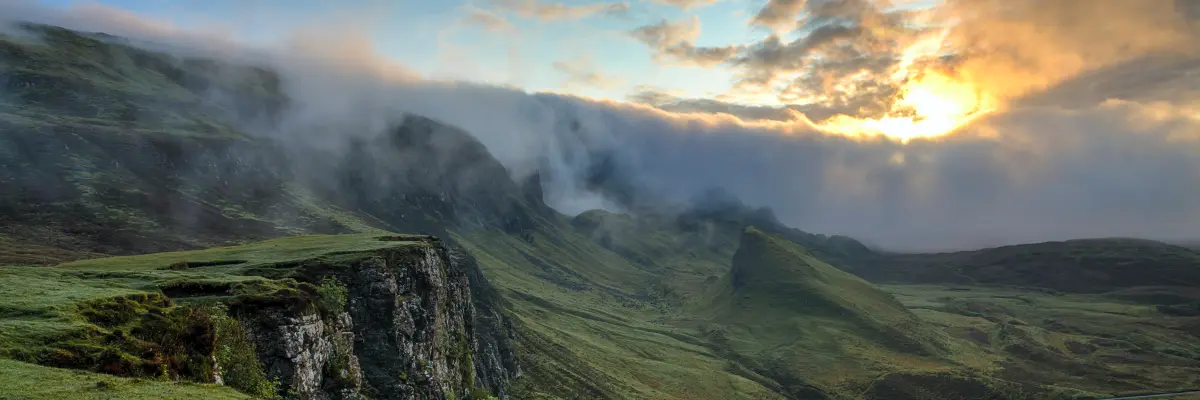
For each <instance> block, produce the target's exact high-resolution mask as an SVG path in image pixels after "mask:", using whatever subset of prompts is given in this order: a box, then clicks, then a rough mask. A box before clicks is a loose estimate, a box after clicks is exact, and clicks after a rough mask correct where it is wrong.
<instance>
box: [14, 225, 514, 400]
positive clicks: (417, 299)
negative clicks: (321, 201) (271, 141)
mask: <svg viewBox="0 0 1200 400" xmlns="http://www.w3.org/2000/svg"><path fill="white" fill-rule="evenodd" d="M0 280H3V285H0V287H3V291H4V293H3V294H4V296H3V299H4V300H3V304H2V305H0V309H3V310H5V313H4V314H3V317H2V318H0V332H3V334H0V338H2V340H0V355H3V356H6V357H11V358H16V359H20V360H24V361H28V362H35V363H39V364H44V365H48V366H55V367H66V368H78V369H85V370H91V371H96V372H105V373H109V374H113V375H120V376H132V377H153V376H161V377H164V378H173V379H179V380H185V381H196V382H206V383H211V382H224V383H225V384H226V385H229V386H232V387H234V388H237V389H239V390H242V391H244V392H246V393H249V394H253V395H257V396H266V397H271V396H276V395H278V394H281V393H293V394H294V395H295V396H298V397H299V398H334V399H336V398H358V397H360V396H363V395H369V396H372V397H379V398H443V397H450V398H454V397H456V396H457V397H459V398H462V397H467V396H470V395H471V394H472V393H474V392H480V391H481V390H486V391H495V392H499V391H501V390H502V389H503V388H502V387H492V388H487V389H477V385H480V386H482V385H484V384H487V383H489V382H497V381H501V379H499V378H500V377H503V376H504V375H505V374H506V373H507V372H506V371H505V370H504V369H503V368H476V365H475V363H474V354H475V353H474V349H475V348H476V346H475V345H474V344H475V343H476V342H477V341H478V340H479V339H480V335H479V334H478V333H477V327H476V325H475V324H474V320H475V319H474V318H473V315H472V313H473V308H472V307H471V304H472V302H471V294H470V291H469V290H468V284H467V276H466V271H465V268H464V266H463V265H461V264H458V263H456V262H455V261H454V260H453V259H452V258H451V256H450V254H449V251H448V250H447V249H446V248H445V247H443V246H442V245H441V243H440V242H439V241H437V240H436V239H434V238H430V237H424V236H398V235H390V236H378V235H372V234H368V235H336V236H299V237H292V238H285V239H276V240H271V241H267V242H262V243H255V244H250V245H244V246H238V247H227V248H214V249H208V250H201V251H193V252H178V253H158V254H150V255H142V256H130V257H111V258H100V259H93V260H85V261H77V262H73V263H68V264H62V265H59V266H56V267H0ZM270 382H277V384H278V387H276V386H275V384H272V383H270Z"/></svg>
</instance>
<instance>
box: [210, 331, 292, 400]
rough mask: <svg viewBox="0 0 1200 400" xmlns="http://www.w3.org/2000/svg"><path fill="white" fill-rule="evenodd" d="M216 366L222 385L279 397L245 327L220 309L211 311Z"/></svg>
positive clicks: (253, 393) (256, 394)
mask: <svg viewBox="0 0 1200 400" xmlns="http://www.w3.org/2000/svg"><path fill="white" fill-rule="evenodd" d="M213 324H214V325H215V327H216V333H217V335H216V336H217V337H216V349H215V352H214V353H215V355H216V358H217V366H218V368H219V370H220V372H221V379H222V380H223V381H224V383H225V385H226V386H229V387H231V388H234V389H237V390H239V391H241V392H243V393H246V394H249V395H252V396H257V397H261V398H266V399H280V396H279V382H276V381H273V380H271V379H268V378H267V374H266V373H265V372H263V368H262V364H261V363H260V362H259V360H258V355H257V353H256V350H255V348H254V342H252V341H251V340H250V338H249V337H248V335H247V334H246V331H245V329H243V328H242V325H241V324H240V323H238V320H237V319H234V318H232V317H230V316H228V315H226V314H225V312H224V310H219V312H213Z"/></svg>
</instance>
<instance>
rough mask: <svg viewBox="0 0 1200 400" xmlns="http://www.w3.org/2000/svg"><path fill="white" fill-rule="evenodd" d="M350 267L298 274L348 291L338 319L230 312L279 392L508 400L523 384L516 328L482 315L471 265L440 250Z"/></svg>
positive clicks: (427, 247)
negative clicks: (511, 384)
mask: <svg viewBox="0 0 1200 400" xmlns="http://www.w3.org/2000/svg"><path fill="white" fill-rule="evenodd" d="M348 258H349V259H342V260H334V259H318V260H314V261H310V262H305V263H304V264H303V265H300V266H297V267H296V269H297V270H298V271H301V272H302V274H303V275H304V278H305V279H306V280H307V279H313V280H314V281H320V282H326V284H325V285H329V284H330V283H329V282H337V283H336V285H340V286H341V287H343V288H344V289H345V302H344V304H343V305H341V309H336V310H330V309H322V307H320V306H315V305H312V304H306V303H303V302H302V303H286V304H275V305H268V306H262V305H251V304H243V305H240V306H237V307H235V308H234V309H232V311H233V313H234V314H235V315H236V316H237V317H238V319H239V320H241V321H242V324H243V326H245V327H246V329H247V331H248V334H249V335H250V336H251V337H252V339H253V341H254V342H255V345H256V348H257V354H258V356H259V359H260V360H261V361H262V363H263V366H264V369H265V372H266V373H267V375H268V376H269V377H270V378H272V379H275V380H277V381H278V382H280V383H281V385H282V388H281V390H282V391H284V392H286V393H290V394H292V395H294V396H295V397H297V398H301V399H322V400H323V399H360V398H376V399H444V398H449V399H471V398H480V397H481V396H485V395H495V396H499V397H501V398H503V397H504V393H503V391H504V388H505V386H506V385H507V383H508V381H509V380H511V379H512V378H514V377H515V376H516V374H517V368H516V361H515V355H514V353H513V349H512V344H511V341H510V338H511V335H512V332H511V326H509V325H508V323H507V322H506V321H504V319H503V316H502V315H501V314H500V313H499V311H498V309H493V308H488V309H487V314H486V315H477V314H476V312H477V310H476V307H475V306H474V303H478V302H475V301H473V300H472V294H471V290H470V284H469V283H468V279H467V271H466V268H465V267H466V265H464V263H463V262H456V260H455V258H457V257H455V258H452V257H451V256H450V252H449V251H448V250H447V248H446V247H445V246H443V245H442V244H441V243H440V241H437V240H436V239H431V240H429V241H428V242H426V243H421V244H418V245H412V246H401V247H394V248H389V249H385V250H380V251H376V252H371V253H366V254H363V255H361V256H358V255H355V256H348ZM331 280H332V281H331Z"/></svg>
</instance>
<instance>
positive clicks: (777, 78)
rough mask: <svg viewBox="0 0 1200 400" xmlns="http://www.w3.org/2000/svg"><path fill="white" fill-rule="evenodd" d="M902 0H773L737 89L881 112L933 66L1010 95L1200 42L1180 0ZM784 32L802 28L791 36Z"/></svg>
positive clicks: (864, 113) (856, 113)
mask: <svg viewBox="0 0 1200 400" xmlns="http://www.w3.org/2000/svg"><path fill="white" fill-rule="evenodd" d="M893 3H894V2H888V1H871V0H808V1H804V0H800V1H789V0H772V1H769V2H768V3H767V4H765V5H764V6H763V7H762V8H761V9H760V10H759V12H758V14H757V15H756V16H755V17H754V18H753V19H752V20H751V24H753V25H758V26H764V27H768V28H771V29H772V30H774V33H772V34H770V35H768V36H767V37H765V38H764V39H763V40H761V41H758V42H757V43H752V44H749V45H746V46H744V50H743V51H741V52H739V53H738V54H736V55H735V56H733V58H732V60H731V61H729V62H727V64H732V65H734V66H736V69H737V71H738V73H739V75H740V77H739V81H738V84H737V88H738V90H740V91H741V92H745V93H751V94H755V95H758V96H760V97H761V96H762V95H764V94H773V95H774V96H775V98H776V99H777V101H779V102H780V103H784V104H820V105H822V106H823V107H825V108H828V109H836V110H839V112H840V113H843V114H846V115H849V116H853V117H872V118H878V117H882V116H885V115H891V114H889V113H895V112H897V111H903V110H897V108H896V104H897V101H898V100H899V99H900V98H901V96H903V94H904V90H903V88H904V86H905V85H906V84H908V83H909V82H912V81H919V80H921V79H924V77H925V76H928V75H929V74H931V73H936V74H940V75H942V76H945V77H947V78H946V79H947V80H951V81H955V82H965V83H967V84H969V85H971V90H974V91H975V92H976V93H977V94H979V95H981V96H984V97H986V99H987V101H989V102H991V103H1003V102H1005V101H1007V100H1009V99H1013V98H1017V97H1020V96H1023V95H1025V94H1027V93H1031V92H1037V91H1040V90H1043V89H1045V88H1048V87H1051V86H1053V85H1054V84H1056V83H1058V82H1061V81H1062V80H1064V79H1067V78H1069V77H1071V76H1074V75H1076V74H1079V73H1082V72H1084V71H1087V70H1092V69H1097V68H1102V67H1105V66H1108V65H1113V64H1115V63H1119V62H1122V61H1125V60H1130V59H1135V58H1137V57H1141V56H1144V55H1147V54H1153V53H1162V52H1173V53H1181V52H1194V51H1195V50H1196V49H1197V47H1196V46H1194V45H1192V43H1195V41H1196V39H1197V38H1198V37H1200V35H1198V34H1197V33H1198V32H1200V30H1198V29H1197V24H1196V22H1195V18H1194V17H1187V16H1185V15H1184V13H1183V12H1181V8H1180V6H1181V5H1182V4H1184V3H1183V2H1177V1H1174V0H1147V1H1144V2H1136V3H1134V2H1125V1H1120V0H1097V1H1090V0H1054V1H1034V0H1015V1H998V0H984V1H979V0H950V1H946V2H944V4H942V5H940V6H936V7H932V8H923V9H912V8H896V7H891V5H893ZM1096 21H1106V22H1105V23H1103V24H1101V23H1097V22H1096ZM784 33H791V34H795V35H798V36H797V37H796V38H795V39H793V40H790V41H788V40H785V39H783V37H785V36H784V35H783V34H784Z"/></svg>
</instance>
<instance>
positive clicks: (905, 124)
mask: <svg viewBox="0 0 1200 400" xmlns="http://www.w3.org/2000/svg"><path fill="white" fill-rule="evenodd" d="M347 4H352V5H349V6H348V5H347ZM0 11H2V12H3V13H5V14H7V15H4V14H0V17H4V16H10V17H11V18H16V19H22V18H27V19H33V20H38V21H42V22H48V23H53V24H61V25H65V26H68V27H72V28H77V29H94V30H102V31H106V32H110V33H116V34H127V35H132V36H135V37H139V38H142V39H151V40H158V39H161V40H162V41H164V42H168V43H170V42H172V41H173V40H174V41H176V42H178V40H179V39H180V37H181V36H180V35H181V32H182V33H186V34H187V35H193V36H189V37H191V38H192V39H193V40H194V41H198V42H202V43H205V44H207V45H209V46H226V47H235V48H242V47H255V48H266V49H271V50H272V51H274V52H275V53H276V54H278V53H283V54H285V55H294V56H300V57H299V58H295V59H289V58H286V57H284V58H279V59H274V60H275V61H274V62H276V67H278V68H280V69H281V70H283V71H284V73H285V77H286V78H288V80H287V82H288V83H289V86H290V87H289V90H290V92H289V93H288V94H289V95H290V96H292V99H293V100H295V101H296V103H297V104H299V105H301V106H306V107H302V109H303V111H302V112H297V113H296V114H295V117H297V118H298V119H299V120H298V121H294V122H296V124H297V125H296V126H304V123H308V122H311V121H319V122H321V123H325V122H327V121H330V120H338V121H346V122H347V123H349V124H352V125H354V124H357V125H363V124H367V123H369V122H370V121H375V120H385V119H386V118H387V117H389V116H391V115H394V114H396V113H397V112H399V111H403V112H407V113H416V114H420V115H425V116H428V117H431V118H434V119H437V120H441V121H445V122H446V123H448V124H452V125H455V126H458V127H460V128H463V129H465V130H466V131H468V132H470V133H471V134H472V135H474V136H475V137H476V138H478V139H479V140H480V141H481V142H482V143H483V144H484V145H486V146H487V147H488V149H489V151H490V152H492V153H493V154H494V155H495V156H496V157H497V158H498V160H499V161H501V162H502V163H503V164H505V166H506V167H508V168H510V171H511V172H512V173H513V174H514V175H515V176H517V177H518V178H521V177H523V174H528V173H531V172H534V171H537V172H539V173H541V174H542V175H541V176H542V179H543V184H544V185H545V188H546V197H547V201H548V202H549V203H550V204H551V205H552V206H554V207H556V208H558V209H559V210H560V211H563V212H565V213H568V214H571V213H576V212H580V211H583V210H586V209H589V208H595V207H609V206H611V204H610V203H606V201H607V199H604V198H602V197H603V196H600V195H599V194H597V193H592V192H589V191H588V190H587V189H586V188H585V187H583V186H581V184H580V182H579V180H580V179H581V177H582V176H583V174H585V173H586V171H589V169H590V168H592V165H591V164H590V163H592V162H593V161H595V160H592V159H590V157H591V156H592V155H596V154H599V155H604V157H610V156H611V157H615V158H618V159H620V160H622V162H623V163H624V164H623V165H627V168H628V171H629V172H630V174H632V175H634V178H635V179H636V180H638V181H641V183H643V184H645V185H646V186H648V187H652V188H654V189H656V190H659V191H661V192H664V193H666V194H671V195H675V196H678V197H681V198H685V197H686V196H690V195H693V194H695V193H701V192H703V191H704V190H707V189H711V188H713V187H719V188H723V189H726V190H729V191H730V192H732V193H734V194H735V195H737V196H739V197H740V198H742V199H744V200H745V201H747V202H748V203H749V204H752V205H756V206H758V205H761V206H769V207H771V208H773V209H774V210H775V211H776V212H777V213H778V214H779V216H780V218H781V219H782V220H783V221H784V222H786V223H789V224H792V225H793V226H796V227H799V228H801V229H806V230H809V231H813V232H822V233H841V234H848V235H851V236H854V237H857V238H862V239H864V240H867V241H870V242H873V243H879V244H881V245H885V246H892V247H896V248H918V247H919V248H935V247H936V248H954V247H957V248H961V247H963V246H967V247H969V246H977V245H983V244H989V245H994V244H1006V243H1017V242H1025V241H1031V240H1049V239H1065V238H1076V237H1096V236H1136V237H1147V238H1162V239H1172V240H1176V239H1178V240H1195V239H1197V238H1200V133H1198V132H1200V81H1198V80H1197V79H1196V77H1197V76H1200V23H1198V22H1197V21H1200V18H1198V17H1200V6H1198V5H1197V3H1196V2H1189V1H1182V0H1138V1H1131V0H940V1H917V0H893V1H884V0H752V1H751V0H707V1H706V0H630V1H628V2H619V3H616V2H589V1H562V2H551V1H549V0H474V1H470V2H463V1H415V0H401V1H383V0H371V1H358V2H349V1H332V0H328V1H316V0H279V1H266V0H247V1H237V0H176V1H168V0H144V1H133V0H102V1H101V0H91V1H71V0H10V2H7V3H6V2H0ZM196 38H199V39H196ZM167 47H170V46H167ZM305 57H308V58H305ZM312 59H320V60H325V59H333V60H341V62H339V63H335V64H336V65H333V66H332V67H331V66H329V65H311V66H309V65H298V64H303V62H296V60H312ZM315 64H321V63H315ZM548 92H549V93H548ZM551 93H552V94H551ZM531 94H533V95H531ZM576 124H578V125H580V126H582V129H581V131H580V132H575V131H573V130H571V129H565V128H564V127H569V126H572V125H576ZM606 160H607V158H606Z"/></svg>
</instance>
